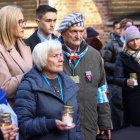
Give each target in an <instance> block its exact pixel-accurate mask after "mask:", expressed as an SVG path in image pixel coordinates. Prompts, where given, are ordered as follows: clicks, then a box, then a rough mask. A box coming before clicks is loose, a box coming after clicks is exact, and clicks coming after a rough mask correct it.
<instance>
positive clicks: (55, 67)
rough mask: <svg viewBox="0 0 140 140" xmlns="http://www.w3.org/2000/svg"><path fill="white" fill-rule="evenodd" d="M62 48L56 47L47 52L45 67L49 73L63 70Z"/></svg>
mask: <svg viewBox="0 0 140 140" xmlns="http://www.w3.org/2000/svg"><path fill="white" fill-rule="evenodd" d="M63 61H64V60H63V54H62V49H57V50H55V51H53V52H52V51H51V52H49V53H48V59H47V64H46V69H47V71H48V72H49V73H56V74H57V73H58V72H61V71H63Z"/></svg>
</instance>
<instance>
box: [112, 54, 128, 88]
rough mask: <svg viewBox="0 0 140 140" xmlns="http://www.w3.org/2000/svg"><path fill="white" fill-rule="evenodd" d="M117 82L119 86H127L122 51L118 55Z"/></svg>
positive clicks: (116, 65)
mask: <svg viewBox="0 0 140 140" xmlns="http://www.w3.org/2000/svg"><path fill="white" fill-rule="evenodd" d="M114 78H115V84H116V85H119V86H125V85H126V81H127V79H126V78H124V69H123V62H122V58H121V53H120V54H119V55H118V57H117V59H116V63H115V72H114Z"/></svg>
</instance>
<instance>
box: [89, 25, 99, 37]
mask: <svg viewBox="0 0 140 140" xmlns="http://www.w3.org/2000/svg"><path fill="white" fill-rule="evenodd" d="M86 31H87V37H97V36H98V35H99V33H98V32H97V31H95V30H94V29H93V28H91V27H87V28H86Z"/></svg>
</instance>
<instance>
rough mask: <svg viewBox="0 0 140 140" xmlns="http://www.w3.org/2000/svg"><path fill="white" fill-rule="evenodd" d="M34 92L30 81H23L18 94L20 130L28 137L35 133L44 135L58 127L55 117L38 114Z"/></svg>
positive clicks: (16, 102)
mask: <svg viewBox="0 0 140 140" xmlns="http://www.w3.org/2000/svg"><path fill="white" fill-rule="evenodd" d="M34 94H35V93H32V90H31V85H30V83H28V82H27V81H25V82H22V83H21V85H20V87H19V89H18V91H17V94H16V101H15V112H16V114H17V116H18V122H19V132H20V134H21V135H22V136H23V137H24V138H26V139H29V138H30V137H32V136H35V135H44V134H46V133H48V131H49V130H52V129H56V124H55V120H54V119H47V118H46V116H42V117H38V116H36V99H35V95H34Z"/></svg>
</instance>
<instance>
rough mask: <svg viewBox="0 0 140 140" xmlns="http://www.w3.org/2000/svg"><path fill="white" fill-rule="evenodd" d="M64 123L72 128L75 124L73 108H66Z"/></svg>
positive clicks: (64, 110)
mask: <svg viewBox="0 0 140 140" xmlns="http://www.w3.org/2000/svg"><path fill="white" fill-rule="evenodd" d="M62 121H63V122H64V123H65V124H66V125H67V126H72V124H73V106H64V109H63V112H62Z"/></svg>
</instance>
